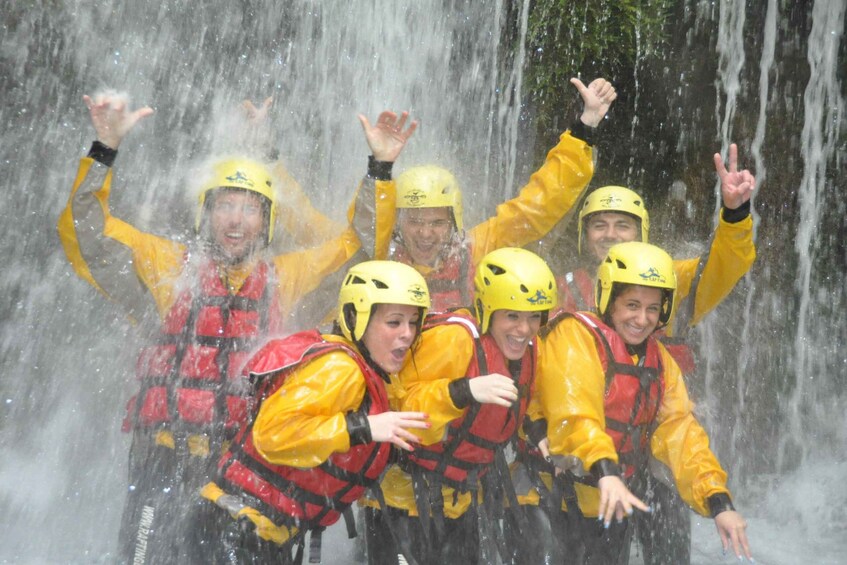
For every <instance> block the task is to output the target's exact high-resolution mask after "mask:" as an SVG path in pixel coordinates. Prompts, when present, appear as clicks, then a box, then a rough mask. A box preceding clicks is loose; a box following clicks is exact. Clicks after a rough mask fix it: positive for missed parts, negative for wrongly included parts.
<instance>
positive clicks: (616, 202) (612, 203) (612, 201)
mask: <svg viewBox="0 0 847 565" xmlns="http://www.w3.org/2000/svg"><path fill="white" fill-rule="evenodd" d="M622 204H623V199H621V198H620V197H619V196H617V195H615V194H610V195H608V196H606V197H604V198H601V199H600V205H601V206H603V207H604V208H620V207H621V205H622Z"/></svg>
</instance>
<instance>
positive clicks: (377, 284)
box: [371, 279, 388, 290]
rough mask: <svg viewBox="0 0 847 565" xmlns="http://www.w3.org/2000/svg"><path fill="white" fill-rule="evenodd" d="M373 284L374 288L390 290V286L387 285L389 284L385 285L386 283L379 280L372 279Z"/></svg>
mask: <svg viewBox="0 0 847 565" xmlns="http://www.w3.org/2000/svg"><path fill="white" fill-rule="evenodd" d="M371 282H372V283H374V286H375V287H377V288H379V289H383V290H384V289H386V288H388V285H387V284H385V283H384V282H382V281H380V280H377V279H371Z"/></svg>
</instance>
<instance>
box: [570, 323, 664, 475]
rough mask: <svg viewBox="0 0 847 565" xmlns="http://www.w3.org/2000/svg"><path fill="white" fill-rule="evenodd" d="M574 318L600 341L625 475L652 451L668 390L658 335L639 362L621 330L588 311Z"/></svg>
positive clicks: (610, 421) (610, 428)
mask: <svg viewBox="0 0 847 565" xmlns="http://www.w3.org/2000/svg"><path fill="white" fill-rule="evenodd" d="M573 317H574V318H575V319H576V320H577V321H579V322H580V323H582V325H583V326H585V327H586V328H587V329H588V330H589V331H590V332H591V333H592V334H593V335H594V339H595V341H596V342H597V353H598V355H599V357H600V362H601V363H602V366H603V371H605V373H606V394H605V400H604V403H603V407H604V413H605V417H606V433H607V434H608V435H609V437H611V438H612V441H614V443H615V449H616V450H617V452H618V456H619V461H620V463H621V465H622V466H623V469H624V476H626V477H629V476H630V475H632V473H633V472H634V471H635V467H636V466H639V465H643V464H644V462H645V461H646V454H647V453H649V450H650V437H651V435H652V433H653V430H654V429H655V425H656V417H657V416H658V414H659V407H660V406H661V404H662V394H663V393H664V390H665V378H664V370H663V367H662V363H661V357H660V354H659V346H658V342H657V341H656V338H655V337H654V336H652V335H651V336H650V337H648V338H647V351H646V353H645V354H644V355H643V356H642V357H641V358H640V359H639V361H638V364H635V363H633V362H632V356H631V355H630V354H629V352H628V351H627V349H626V343H625V342H624V340H623V339H622V338H621V337H620V336H619V335H618V333H617V332H616V331H615V330H614V329H612V328H611V327H609V326H607V325H606V324H605V323H603V322H602V321H601V320H600V319H599V318H597V317H595V316H594V315H593V314H589V313H587V312H577V313H575V314H573Z"/></svg>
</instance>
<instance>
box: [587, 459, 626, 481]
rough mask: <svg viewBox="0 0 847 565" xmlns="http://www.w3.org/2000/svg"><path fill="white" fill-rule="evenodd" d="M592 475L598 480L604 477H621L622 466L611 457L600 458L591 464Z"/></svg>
mask: <svg viewBox="0 0 847 565" xmlns="http://www.w3.org/2000/svg"><path fill="white" fill-rule="evenodd" d="M591 476H592V477H594V479H595V480H597V481H599V480H600V479H602V478H603V477H609V476H612V477H620V476H621V467H620V465H618V464H617V463H615V462H614V461H612V460H611V459H600V460H598V461H596V462H595V463H594V465H592V466H591Z"/></svg>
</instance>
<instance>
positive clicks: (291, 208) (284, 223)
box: [273, 160, 344, 249]
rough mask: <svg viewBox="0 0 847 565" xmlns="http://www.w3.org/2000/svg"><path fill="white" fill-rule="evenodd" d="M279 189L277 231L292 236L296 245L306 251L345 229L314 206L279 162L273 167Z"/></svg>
mask: <svg viewBox="0 0 847 565" xmlns="http://www.w3.org/2000/svg"><path fill="white" fill-rule="evenodd" d="M273 174H274V177H276V179H277V181H278V183H279V185H278V186H279V188H278V189H277V191H276V193H277V206H278V208H279V212H278V214H277V217H278V218H279V220H278V223H279V225H278V228H281V229H283V230H285V231H286V232H287V233H288V234H290V235H291V239H292V240H293V242H294V245H295V246H296V247H298V248H301V249H304V248H308V247H315V246H317V245H319V244H321V243H323V242H325V241H328V240H330V239H332V238H334V237H337V236H338V235H339V234H340V233H341V232H342V231H344V226H343V225H342V224H340V223H338V222H336V221H335V220H332V219H331V218H329V217H327V216H326V215H324V214H323V213H321V212H320V211H319V210H317V209H316V208H315V207H314V206H313V205H312V201H311V200H309V197H308V196H306V193H305V192H304V191H303V187H302V186H300V183H298V182H297V180H296V179H295V178H294V177H292V176H291V173H289V172H288V169H287V168H286V167H285V165H284V164H283V163H282V161H281V160H280V161H277V162H276V163H275V164H274V166H273Z"/></svg>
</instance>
